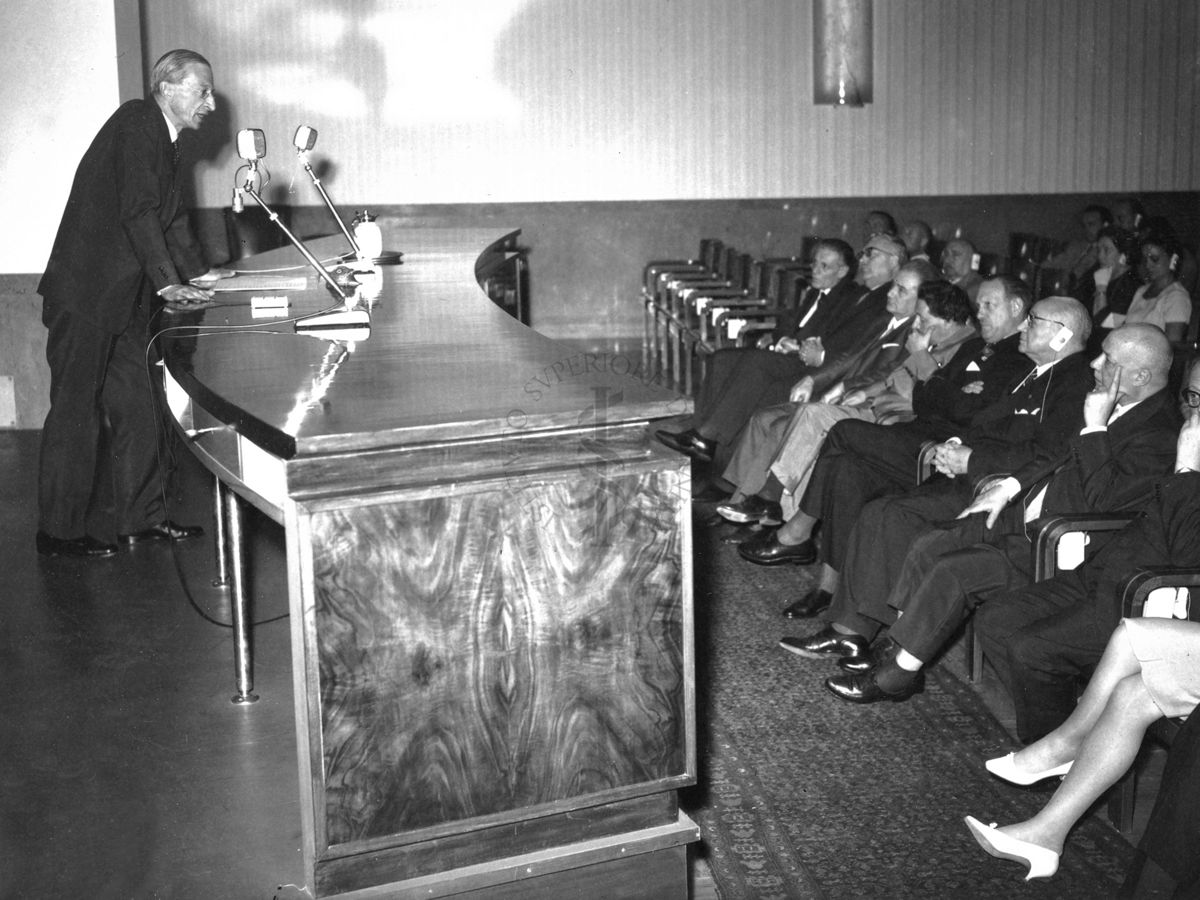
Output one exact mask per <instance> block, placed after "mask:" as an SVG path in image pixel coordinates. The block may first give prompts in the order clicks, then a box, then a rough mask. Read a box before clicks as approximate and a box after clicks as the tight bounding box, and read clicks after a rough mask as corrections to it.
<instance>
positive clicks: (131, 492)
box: [36, 50, 227, 558]
mask: <svg viewBox="0 0 1200 900" xmlns="http://www.w3.org/2000/svg"><path fill="white" fill-rule="evenodd" d="M215 108H216V103H215V101H214V99H213V76H212V68H211V66H209V64H208V61H207V60H206V59H205V58H204V57H203V56H201V55H200V54H198V53H195V52H193V51H191V50H172V51H171V52H169V53H167V54H165V55H164V56H163V57H162V58H161V59H160V60H159V61H158V62H157V63H156V64H155V66H154V69H153V72H152V73H151V95H150V97H149V98H147V99H143V100H130V101H129V102H127V103H124V104H122V105H121V107H120V108H119V109H117V111H116V112H115V113H113V115H112V116H111V117H110V118H109V119H108V121H107V122H105V123H104V125H103V126H102V127H101V128H100V131H99V132H98V133H97V135H96V137H95V138H94V139H93V140H92V143H91V146H89V147H88V149H87V151H86V153H84V156H83V159H82V160H81V161H80V163H79V168H78V169H77V171H76V173H75V180H74V182H73V184H72V185H71V193H70V196H69V197H68V199H67V205H66V209H65V211H64V212H63V217H62V222H61V223H60V224H59V229H58V235H57V237H56V238H55V241H54V246H53V248H52V250H51V252H50V260H49V261H48V262H47V263H46V269H45V273H44V274H43V276H42V279H41V282H40V283H39V284H38V293H39V294H41V295H42V298H43V306H42V321H43V323H44V324H45V325H46V328H47V329H48V331H49V333H48V335H47V339H46V360H47V362H48V363H49V366H50V411H49V413H48V414H47V416H46V422H45V425H44V427H43V430H42V449H41V459H40V466H39V474H38V505H39V522H38V533H37V540H36V545H37V550H38V552H39V553H40V554H42V555H45V556H73V557H82V558H101V557H107V556H112V555H113V554H114V553H116V550H117V547H116V545H115V544H114V543H112V541H111V537H112V535H114V534H115V535H116V537H117V538H118V539H119V540H120V541H121V542H122V543H124V544H127V545H131V544H136V543H139V542H141V541H147V540H180V539H183V538H188V537H194V536H196V535H199V534H201V533H202V530H201V529H200V528H197V527H189V526H183V525H177V524H175V523H174V522H171V521H170V520H169V519H168V518H167V514H166V510H165V508H164V505H163V499H162V496H163V490H162V485H161V482H160V478H159V466H158V453H159V428H160V425H159V423H160V422H161V421H162V419H161V416H160V415H159V414H158V412H157V407H156V403H155V397H154V395H153V394H152V388H151V383H152V382H151V379H150V376H149V374H148V372H147V361H148V355H149V354H148V347H147V342H148V340H149V338H150V320H151V317H152V316H153V315H154V314H155V313H157V312H158V310H159V308H160V307H161V306H162V304H164V303H165V304H167V305H168V306H169V307H171V308H182V307H186V306H189V305H195V304H203V303H206V302H208V301H209V300H210V294H209V293H208V292H207V291H205V290H204V289H203V288H202V287H201V286H199V285H202V284H204V283H210V282H212V281H215V280H216V279H217V278H218V277H220V276H221V275H222V274H227V273H225V272H224V270H220V269H209V268H208V267H207V265H206V263H205V262H204V261H203V255H202V252H201V250H200V247H199V245H198V243H197V241H196V239H195V237H194V235H193V234H192V233H191V230H190V227H189V225H188V221H187V210H186V208H185V207H184V204H183V175H182V171H181V166H180V154H179V145H178V141H179V138H180V135H181V134H182V133H183V132H187V131H191V130H194V129H197V128H199V127H200V126H201V124H202V123H203V121H204V119H205V117H206V116H207V115H208V114H209V113H211V112H212V111H213V110H214V109H215ZM190 280H194V281H196V282H198V284H193V283H190ZM105 430H107V438H108V440H107V444H106V448H107V451H108V453H107V456H106V457H105V458H104V459H103V460H102V459H101V457H100V452H99V448H100V446H101V444H102V440H101V438H102V432H103V431H105ZM102 472H103V473H104V476H103V477H104V478H111V484H112V491H111V493H112V507H113V509H112V513H113V516H112V518H113V521H112V523H111V526H110V527H108V528H104V529H100V528H97V527H96V520H97V518H98V517H97V516H96V515H92V516H90V517H89V507H90V505H91V503H92V502H93V497H102V496H104V495H105V494H106V493H107V491H106V490H104V489H100V490H98V489H97V486H98V485H100V484H101V483H102V476H101V473H102ZM89 525H91V527H89ZM101 530H103V532H104V535H103V537H96V536H95V532H96V531H101Z"/></svg>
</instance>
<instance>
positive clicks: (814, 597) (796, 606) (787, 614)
mask: <svg viewBox="0 0 1200 900" xmlns="http://www.w3.org/2000/svg"><path fill="white" fill-rule="evenodd" d="M832 602H833V594H831V593H829V591H823V590H821V589H820V588H816V589H814V590H811V591H809V592H808V593H807V594H805V595H804V596H803V597H801V598H800V599H799V600H797V601H796V602H795V603H793V604H792V605H791V606H789V607H788V608H787V609H785V610H784V611H783V617H784V618H785V619H811V618H812V617H813V616H815V615H816V614H817V613H819V612H823V611H825V610H827V609H829V604H830V603H832Z"/></svg>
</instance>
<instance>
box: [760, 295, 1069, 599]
mask: <svg viewBox="0 0 1200 900" xmlns="http://www.w3.org/2000/svg"><path fill="white" fill-rule="evenodd" d="M1090 326H1091V320H1090V318H1089V317H1088V315H1087V312H1086V310H1084V309H1083V307H1082V306H1081V305H1080V304H1079V303H1078V302H1076V301H1075V300H1072V299H1071V298H1069V297H1049V298H1046V299H1045V300H1041V301H1039V302H1038V303H1037V304H1035V305H1034V307H1033V309H1032V310H1031V311H1030V314H1029V316H1028V318H1027V319H1026V322H1025V324H1024V325H1022V331H1021V332H1020V334H1021V337H1020V338H1019V341H1018V347H1019V349H1020V350H1021V352H1022V353H1023V354H1024V355H1025V356H1027V357H1028V358H1029V360H1030V361H1031V363H1032V365H1031V368H1030V369H1029V370H1028V371H1027V374H1026V375H1025V376H1024V377H1023V378H1022V379H1021V380H1020V381H1019V383H1018V384H1016V385H1015V387H1014V388H1013V389H1012V390H1011V392H1009V393H1006V394H1005V395H1004V396H1003V397H1002V398H1001V399H1000V400H998V401H997V402H995V403H993V404H992V405H991V406H989V407H988V408H986V409H984V410H981V411H980V412H979V413H977V414H976V415H975V417H974V418H973V420H972V424H971V425H970V426H969V427H968V428H965V429H963V430H962V431H960V432H959V433H958V434H954V435H951V436H949V437H947V438H946V439H945V440H943V441H941V442H940V443H938V444H937V445H936V447H935V452H934V453H933V462H934V465H935V467H936V469H937V472H936V473H935V474H934V476H933V477H931V478H930V479H928V480H927V481H926V482H925V483H923V484H921V485H919V486H916V487H913V482H914V480H915V477H916V472H915V470H916V462H915V457H914V456H913V455H912V454H911V452H909V446H908V444H907V442H903V441H901V442H892V441H891V440H890V438H891V434H892V433H893V432H894V431H895V430H896V429H903V428H904V427H905V426H903V425H894V426H892V427H891V428H890V429H883V430H882V432H881V434H880V436H879V439H870V440H867V441H863V440H859V438H860V437H862V436H863V432H862V430H861V429H863V428H867V429H877V428H878V426H871V425H870V424H869V423H865V422H858V421H856V420H853V419H848V420H846V421H844V422H839V423H838V424H837V425H835V426H834V427H833V429H832V430H831V431H830V433H829V437H828V438H827V439H826V441H825V443H824V445H823V446H822V447H821V452H820V455H819V456H818V458H817V465H816V469H815V470H814V472H813V477H812V480H811V482H810V484H809V487H808V490H807V491H806V492H805V495H804V498H803V499H802V500H801V503H800V509H801V511H802V512H804V513H805V515H806V520H812V521H820V523H821V529H822V531H821V541H820V554H819V555H820V558H821V560H822V562H823V563H824V567H823V569H822V573H821V580H820V583H819V585H818V587H817V589H816V590H815V591H813V592H811V594H810V595H806V597H804V598H801V600H799V601H797V603H796V604H793V605H792V606H791V607H789V608H788V614H789V616H790V617H802V616H805V615H810V614H812V613H813V612H816V611H819V609H820V608H821V607H823V606H827V605H828V604H829V601H830V598H831V596H833V595H835V594H836V593H837V592H841V593H842V594H844V595H847V596H844V597H843V598H842V602H843V603H850V604H851V608H852V607H853V606H856V605H857V600H858V598H859V597H860V596H862V597H865V596H868V595H872V594H874V595H885V594H886V593H887V591H888V590H889V589H890V587H891V585H892V583H893V582H894V581H895V579H896V577H897V576H898V575H899V568H900V564H901V563H902V562H903V558H904V553H905V551H906V550H907V548H908V545H909V544H910V543H911V540H912V538H913V537H915V536H916V534H917V533H918V532H919V531H920V530H921V528H922V527H923V526H925V525H927V524H928V523H930V522H933V521H944V520H949V519H953V518H954V516H955V515H957V514H958V512H959V511H960V510H961V509H962V508H963V507H965V506H966V505H967V503H968V502H969V501H970V499H971V495H972V491H973V489H974V486H975V484H976V482H978V481H979V479H981V478H983V477H985V476H987V475H991V474H994V473H997V472H1015V471H1018V469H1020V468H1022V467H1023V466H1026V465H1029V464H1030V463H1034V462H1037V461H1048V460H1049V459H1052V458H1053V457H1055V456H1056V455H1057V454H1058V453H1059V451H1060V449H1061V448H1062V446H1063V445H1064V444H1065V443H1066V441H1067V439H1068V437H1069V436H1070V435H1071V434H1073V433H1074V432H1075V431H1077V430H1078V428H1079V425H1078V424H1077V423H1078V422H1079V421H1080V420H1081V419H1082V414H1081V413H1082V402H1083V397H1084V395H1085V394H1086V393H1087V392H1088V390H1089V389H1090V387H1091V383H1092V377H1091V374H1092V373H1091V370H1090V368H1089V366H1088V360H1087V359H1086V357H1084V355H1083V353H1082V350H1083V346H1084V344H1085V343H1086V341H1087V336H1088V329H1089V328H1090ZM856 431H857V435H856V433H855V432H856ZM839 433H840V436H839ZM868 434H870V431H868ZM871 437H872V438H874V435H871ZM898 448H899V450H898ZM898 492H899V493H898ZM876 498H878V499H876ZM789 537H790V536H789ZM777 540H779V536H778V535H772V536H769V537H764V538H762V539H760V540H759V541H753V542H747V543H746V544H743V545H742V546H741V547H740V548H739V550H740V552H741V554H742V556H743V557H744V558H747V559H750V560H751V561H754V559H753V556H754V552H755V551H756V550H758V549H759V548H760V547H761V546H763V545H765V544H766V543H768V542H770V541H777ZM811 542H812V539H811V536H810V537H809V538H808V540H807V541H806V543H808V544H809V545H810V548H811V549H813V550H815V547H812V543H811ZM814 555H816V554H815V553H814ZM843 572H845V573H849V574H851V575H852V577H851V578H843V577H841V575H842V573H843Z"/></svg>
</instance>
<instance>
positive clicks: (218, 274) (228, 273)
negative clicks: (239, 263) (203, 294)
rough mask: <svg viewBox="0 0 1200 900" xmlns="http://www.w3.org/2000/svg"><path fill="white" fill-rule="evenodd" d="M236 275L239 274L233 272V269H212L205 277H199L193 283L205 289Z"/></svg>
mask: <svg viewBox="0 0 1200 900" xmlns="http://www.w3.org/2000/svg"><path fill="white" fill-rule="evenodd" d="M236 274H237V272H235V271H233V269H218V268H212V269H209V270H208V271H207V272H205V273H204V274H203V275H197V276H196V277H195V278H193V279H192V281H191V283H192V284H194V285H197V286H199V287H205V286H206V285H210V284H213V283H214V282H217V281H220V280H221V279H222V278H232V277H233V276H234V275H236Z"/></svg>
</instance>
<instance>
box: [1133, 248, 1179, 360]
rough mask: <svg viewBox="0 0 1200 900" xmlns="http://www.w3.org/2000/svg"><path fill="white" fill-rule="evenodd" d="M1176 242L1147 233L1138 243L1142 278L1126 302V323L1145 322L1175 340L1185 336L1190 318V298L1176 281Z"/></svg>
mask: <svg viewBox="0 0 1200 900" xmlns="http://www.w3.org/2000/svg"><path fill="white" fill-rule="evenodd" d="M1178 270H1179V244H1178V242H1177V241H1176V240H1175V239H1174V238H1173V237H1171V236H1169V235H1161V236H1155V235H1150V236H1149V237H1147V238H1146V239H1145V240H1144V241H1143V242H1142V277H1143V278H1144V279H1145V281H1146V284H1144V285H1142V286H1141V287H1140V288H1138V290H1137V293H1136V294H1134V295H1133V302H1132V303H1130V304H1129V312H1128V313H1127V314H1126V315H1125V321H1126V322H1149V323H1151V324H1153V325H1157V326H1158V327H1159V328H1161V329H1162V330H1163V331H1165V332H1166V333H1167V337H1168V338H1169V339H1170V340H1171V341H1172V342H1173V343H1177V342H1180V341H1182V340H1184V338H1185V337H1186V336H1187V329H1188V322H1189V321H1190V320H1191V317H1192V298H1191V297H1190V296H1188V292H1187V289H1186V288H1184V287H1183V285H1181V284H1180V283H1179V281H1178V280H1177V277H1176V273H1177V272H1178Z"/></svg>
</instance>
